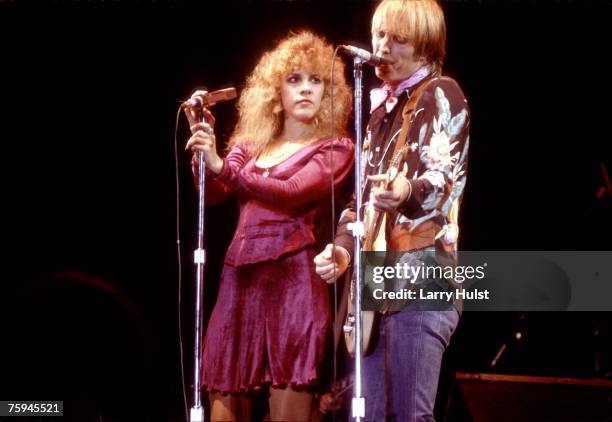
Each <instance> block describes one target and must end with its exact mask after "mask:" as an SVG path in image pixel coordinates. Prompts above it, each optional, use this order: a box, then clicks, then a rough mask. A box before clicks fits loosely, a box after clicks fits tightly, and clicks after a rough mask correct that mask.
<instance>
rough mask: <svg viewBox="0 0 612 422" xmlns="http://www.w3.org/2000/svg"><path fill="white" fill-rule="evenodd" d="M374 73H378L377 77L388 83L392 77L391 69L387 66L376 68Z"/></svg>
mask: <svg viewBox="0 0 612 422" xmlns="http://www.w3.org/2000/svg"><path fill="white" fill-rule="evenodd" d="M374 71H375V72H376V77H378V79H382V80H383V81H386V80H387V79H388V78H389V77H390V76H391V69H390V68H389V66H386V65H382V66H376V67H375V70H374Z"/></svg>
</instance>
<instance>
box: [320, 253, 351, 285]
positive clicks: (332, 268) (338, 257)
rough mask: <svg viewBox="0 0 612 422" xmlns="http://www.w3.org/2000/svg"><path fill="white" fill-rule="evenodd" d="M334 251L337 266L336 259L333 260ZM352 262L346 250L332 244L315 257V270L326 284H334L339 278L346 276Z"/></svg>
mask: <svg viewBox="0 0 612 422" xmlns="http://www.w3.org/2000/svg"><path fill="white" fill-rule="evenodd" d="M332 250H333V253H334V255H335V256H334V258H335V261H336V262H335V264H336V265H334V259H332ZM350 261H351V255H350V254H349V252H348V251H347V250H346V249H344V248H343V247H342V246H338V245H336V246H335V247H334V246H333V245H332V244H331V243H330V244H328V245H327V246H326V247H325V249H324V250H323V252H321V253H320V254H319V255H317V256H315V258H314V263H315V266H316V269H315V270H316V272H317V274H319V276H320V277H321V278H322V279H323V280H325V282H327V283H329V284H332V283H334V282H335V281H336V279H337V278H338V277H340V276H341V275H342V274H344V272H345V271H346V269H347V268H348V265H349V263H350Z"/></svg>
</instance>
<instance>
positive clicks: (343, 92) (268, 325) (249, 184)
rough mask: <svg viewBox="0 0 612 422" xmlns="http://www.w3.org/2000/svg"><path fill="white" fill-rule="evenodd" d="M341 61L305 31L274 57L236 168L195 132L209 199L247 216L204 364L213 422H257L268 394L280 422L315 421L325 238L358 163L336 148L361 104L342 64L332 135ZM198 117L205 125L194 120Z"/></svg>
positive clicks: (242, 133) (244, 126)
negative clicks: (259, 395)
mask: <svg viewBox="0 0 612 422" xmlns="http://www.w3.org/2000/svg"><path fill="white" fill-rule="evenodd" d="M332 53H333V49H332V47H331V46H330V45H328V44H326V43H325V41H323V40H322V39H321V38H320V37H318V36H316V35H314V34H312V33H310V32H300V33H298V34H295V35H290V36H289V37H288V38H286V39H285V40H283V41H281V42H280V44H279V45H278V46H277V47H276V48H275V49H274V50H272V51H270V52H268V53H266V54H264V55H263V57H262V58H261V59H260V61H259V63H258V64H257V66H256V67H255V69H254V71H253V73H252V74H251V75H250V76H249V78H248V80H247V84H246V87H245V89H244V90H243V91H242V95H241V97H240V100H239V121H238V124H237V126H236V129H235V131H234V134H233V135H232V137H231V140H230V143H229V153H228V155H227V157H225V158H221V157H219V156H218V155H217V152H216V146H215V142H216V139H215V136H214V133H213V129H212V127H211V126H210V125H209V124H207V123H195V124H193V125H192V127H191V130H192V133H193V136H192V137H191V138H190V139H189V141H188V143H187V148H188V149H190V150H192V151H193V152H194V153H196V152H197V151H202V152H203V156H204V159H205V162H206V167H207V168H208V169H209V170H208V171H209V172H210V176H211V177H208V181H209V182H210V184H209V186H208V187H207V193H210V194H211V196H214V198H210V199H212V200H214V201H216V202H218V201H221V200H223V199H225V198H227V197H228V196H229V194H230V193H232V192H235V193H236V194H237V198H238V202H239V205H240V217H239V220H238V226H237V229H236V233H235V234H234V238H233V240H232V242H231V245H230V247H229V249H228V251H227V254H226V257H225V266H224V269H223V273H222V275H221V285H220V288H219V295H218V298H217V303H216V305H215V308H214V310H213V313H212V316H211V319H210V322H209V324H208V329H207V333H206V338H205V344H204V352H203V357H202V364H203V372H202V383H203V386H204V387H205V388H206V389H207V390H208V391H209V392H210V393H211V396H210V397H211V407H212V410H211V413H212V414H211V419H212V421H216V420H250V419H251V417H250V400H249V398H248V397H249V396H248V393H250V392H255V391H259V390H261V389H262V388H263V387H265V386H269V388H270V402H269V404H270V417H271V419H272V420H284V421H298V420H300V421H303V420H307V419H309V417H310V412H311V407H312V388H313V387H314V386H315V385H316V383H317V380H318V378H319V375H318V373H317V371H318V367H319V364H320V363H321V361H322V359H323V355H324V352H325V344H326V341H327V335H328V332H329V324H330V321H329V320H330V315H329V302H328V297H327V287H326V286H325V283H324V282H322V281H321V279H320V278H319V277H318V276H317V274H316V273H315V270H314V265H313V258H314V256H315V254H316V246H315V242H316V239H317V238H318V237H319V236H325V235H327V233H319V231H318V230H319V229H320V227H321V226H322V224H323V223H327V220H328V216H327V212H328V210H329V209H330V205H329V199H330V196H331V188H330V186H331V185H330V180H331V176H332V173H333V176H334V178H335V187H338V186H339V185H340V184H341V182H342V181H343V180H344V179H345V178H346V176H347V174H348V173H349V172H350V170H351V167H352V157H353V145H352V143H351V141H350V140H349V139H346V138H341V139H335V140H333V141H332V140H331V139H330V138H331V135H332V133H334V134H336V135H342V134H344V133H345V128H346V126H347V123H348V116H349V112H350V105H351V94H350V92H351V91H350V89H349V87H348V86H347V84H346V82H345V79H344V67H343V65H342V63H341V62H340V61H339V60H338V61H337V62H336V63H335V71H334V78H333V83H334V86H333V92H334V126H335V127H334V128H332V127H331V110H330V105H331V96H330V93H331V89H332V87H331V80H330V71H331V67H332V66H331V65H332ZM196 94H197V93H196ZM205 113H207V112H205ZM189 117H190V121H191V122H192V123H194V122H196V117H197V116H196V114H195V112H194V111H190V116H189ZM209 117H212V116H209ZM209 120H210V119H209ZM330 158H332V159H333V163H334V164H333V166H330ZM193 163H194V164H197V154H194V160H193ZM332 168H333V172H332ZM211 179H212V181H211ZM208 203H211V202H210V201H209V202H208Z"/></svg>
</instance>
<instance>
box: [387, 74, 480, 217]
mask: <svg viewBox="0 0 612 422" xmlns="http://www.w3.org/2000/svg"><path fill="white" fill-rule="evenodd" d="M432 85H433V86H432V87H431V90H430V89H429V88H428V89H427V92H426V93H425V94H424V95H423V99H422V100H423V101H422V104H420V105H417V109H419V108H422V109H423V111H422V112H421V113H420V114H419V115H418V118H416V119H415V120H414V122H413V124H412V127H411V129H410V132H411V137H410V141H411V144H410V146H411V150H412V151H411V154H418V158H419V164H418V168H417V169H416V170H415V171H414V170H413V171H410V170H409V174H408V175H407V177H408V179H409V180H410V184H411V186H412V192H411V194H410V196H409V197H408V199H407V200H406V201H405V202H404V203H403V204H401V205H400V207H399V209H398V211H399V212H400V213H402V214H404V215H405V216H407V217H408V218H418V217H421V216H423V215H426V214H428V213H430V212H431V211H433V210H434V209H436V207H439V206H440V204H441V200H442V199H443V198H444V197H445V196H446V195H448V194H450V193H451V191H452V189H453V185H454V184H455V182H456V181H457V180H458V179H459V178H460V176H462V175H464V174H465V171H466V168H465V167H466V165H467V146H468V145H467V144H468V133H469V109H468V106H467V101H466V99H465V97H464V95H463V93H462V92H461V89H460V88H459V86H458V85H457V84H456V83H455V82H454V81H453V80H451V79H449V78H443V79H442V80H441V81H440V82H438V83H433V84H432ZM413 134H414V135H413Z"/></svg>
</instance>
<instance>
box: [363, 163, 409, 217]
mask: <svg viewBox="0 0 612 422" xmlns="http://www.w3.org/2000/svg"><path fill="white" fill-rule="evenodd" d="M368 179H370V180H371V181H372V182H386V180H387V175H386V174H376V175H373V176H368ZM375 192H376V193H375V194H374V203H373V205H374V208H376V209H377V210H379V211H388V212H391V211H395V210H397V208H398V207H399V206H400V205H401V204H403V203H404V201H406V200H407V199H408V197H409V196H410V193H411V192H412V185H411V184H410V181H409V180H408V179H406V175H405V173H404V172H401V173H400V174H398V175H397V177H396V178H395V180H393V182H392V183H391V186H390V189H389V190H385V189H382V187H381V188H379V189H378V190H377V191H375Z"/></svg>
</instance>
